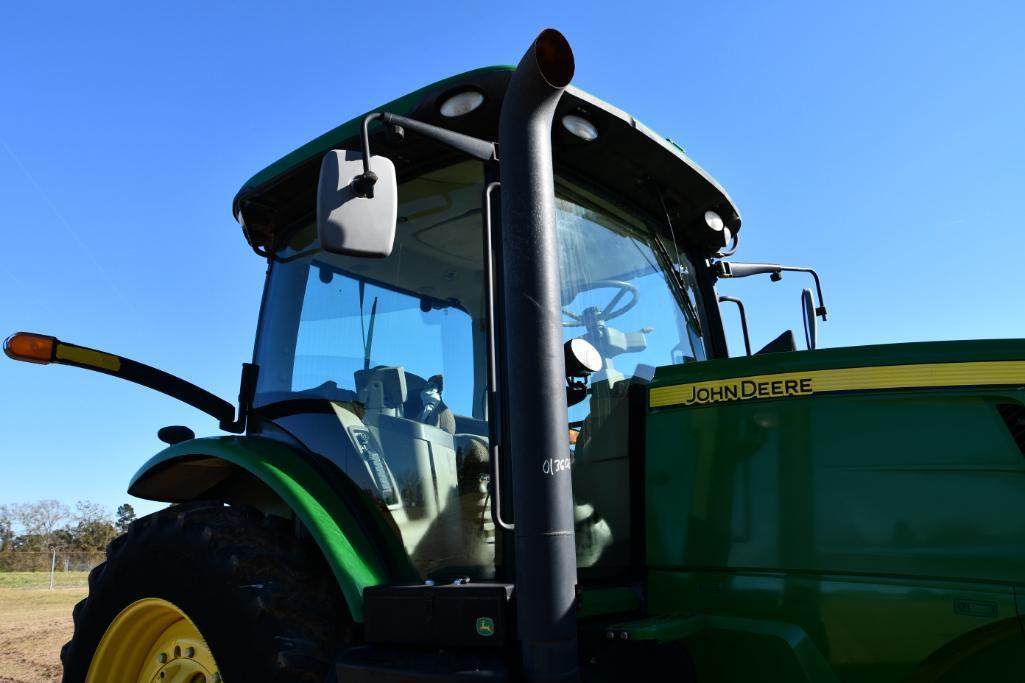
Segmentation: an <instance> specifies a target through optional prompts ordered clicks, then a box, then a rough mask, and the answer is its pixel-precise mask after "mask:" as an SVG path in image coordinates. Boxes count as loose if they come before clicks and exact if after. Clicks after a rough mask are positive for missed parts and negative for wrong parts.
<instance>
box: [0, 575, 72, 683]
mask: <svg viewBox="0 0 1025 683" xmlns="http://www.w3.org/2000/svg"><path fill="white" fill-rule="evenodd" d="M62 578H63V580H62V581H57V582H56V583H57V585H58V586H59V587H58V588H55V589H54V590H48V588H47V587H46V586H48V585H49V576H48V575H46V574H38V575H35V576H33V575H28V576H26V575H20V576H19V575H12V574H0V683H43V682H44V681H45V682H49V681H59V680H60V678H61V665H60V649H61V646H62V645H63V644H64V643H65V642H67V641H68V639H70V638H71V630H72V626H71V609H72V607H74V605H75V603H76V602H78V601H79V600H81V599H82V598H83V597H85V594H86V587H85V574H84V573H83V574H82V576H81V577H69V576H65V577H62ZM69 585H70V586H69Z"/></svg>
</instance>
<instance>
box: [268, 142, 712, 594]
mask: <svg viewBox="0 0 1025 683" xmlns="http://www.w3.org/2000/svg"><path fill="white" fill-rule="evenodd" d="M409 144H410V145H414V144H415V142H414V141H410V142H409ZM484 186H485V169H484V164H483V163H481V162H478V161H456V162H454V163H451V164H447V165H443V166H441V167H440V168H436V169H431V170H424V171H423V172H421V173H420V174H419V175H416V176H414V177H410V178H408V179H406V180H404V181H403V182H401V183H400V184H399V185H398V219H397V225H396V232H395V239H394V245H393V248H392V250H391V254H390V255H389V256H387V257H385V258H364V257H359V256H345V255H339V254H331V253H328V252H326V251H325V250H324V249H322V248H320V246H319V244H318V236H317V226H316V223H315V221H313V220H309V219H308V221H307V222H305V223H304V222H302V221H299V222H298V223H297V224H296V225H295V227H294V228H293V229H291V230H290V231H289V232H288V233H286V234H284V235H282V237H281V238H280V241H279V242H278V243H277V244H276V245H275V247H274V249H273V250H272V251H271V252H270V253H269V260H270V265H271V267H270V271H269V274H268V278H267V286H266V293H265V297H264V305H263V312H262V315H261V323H260V327H259V330H260V332H259V336H258V339H257V343H256V352H255V363H256V364H257V365H258V366H259V368H260V375H259V381H258V382H257V385H256V392H255V395H254V401H253V407H254V411H253V414H254V416H256V418H257V419H254V420H252V423H251V424H252V427H251V428H252V429H253V430H254V431H255V432H258V433H267V434H272V435H273V434H275V433H277V430H282V431H284V432H287V433H288V434H289V435H291V436H292V437H294V438H296V439H297V440H299V441H300V442H302V443H303V444H304V445H306V446H307V447H309V448H311V449H313V450H315V451H316V452H318V453H321V454H323V455H325V456H327V457H330V458H331V459H332V460H333V461H334V462H335V463H336V464H337V465H338V466H339V467H341V468H342V469H343V470H344V471H345V472H346V473H347V474H348V475H349V477H350V478H352V480H353V481H354V482H356V483H357V484H358V485H359V486H360V488H361V489H362V490H363V491H364V492H365V493H366V494H367V495H368V496H370V497H372V498H373V499H374V500H375V501H376V502H377V504H378V505H379V506H380V509H381V510H382V511H383V512H385V513H386V514H387V515H388V516H389V517H390V518H391V519H392V521H393V523H394V525H395V527H396V529H397V530H398V531H399V533H400V534H401V536H402V542H403V544H404V546H405V548H406V550H407V552H408V553H409V555H410V557H411V558H412V560H413V563H414V564H415V566H416V567H417V569H418V570H419V572H420V573H421V575H422V577H423V578H424V579H429V580H435V581H441V580H446V579H453V578H458V577H461V576H467V577H471V578H473V579H475V580H479V579H483V578H494V577H495V573H496V531H495V523H494V521H493V520H492V511H491V505H492V496H491V494H490V493H489V484H490V480H491V474H490V464H489V460H490V450H491V449H490V447H489V446H490V425H489V405H488V351H487V340H486V334H485V332H486V329H487V326H488V324H489V323H488V320H487V310H488V307H487V305H486V291H485V290H486V283H485V277H484V274H485V267H484V258H485V254H484V246H483V245H484V239H483V234H484V230H485V226H484V223H483V220H482V218H483V216H484V211H483V204H482V202H483V201H484ZM555 191H556V219H557V226H558V249H559V253H558V263H559V275H560V282H561V294H560V298H561V302H562V307H561V320H560V324H561V332H562V335H563V340H564V341H565V342H569V341H570V340H573V339H583V340H586V341H587V342H589V343H590V344H591V345H592V346H593V347H594V349H596V350H597V351H598V354H599V355H600V366H599V367H597V369H596V370H594V371H593V372H590V373H588V376H587V377H586V380H585V381H586V394H585V393H581V394H580V396H579V403H577V404H576V405H574V406H572V407H571V408H570V413H569V420H568V422H567V423H566V424H565V426H564V431H565V447H566V454H567V455H570V454H572V456H571V457H572V458H573V460H574V461H575V462H574V463H573V472H574V476H575V477H576V479H577V481H575V482H574V484H575V486H574V492H575V496H576V500H575V510H576V516H577V526H578V529H579V532H578V537H577V557H578V565H579V566H581V567H582V568H593V569H594V570H595V571H596V572H599V573H600V572H602V571H604V572H605V573H606V574H609V573H611V574H615V573H617V572H620V573H623V572H625V571H626V570H627V568H628V567H629V562H630V544H631V523H630V491H629V486H628V483H629V479H630V476H629V475H630V470H629V462H628V461H629V456H630V452H629V451H630V448H629V438H628V426H627V425H628V394H629V388H630V387H631V386H633V385H637V384H640V385H643V384H644V383H646V382H647V381H648V380H650V379H651V378H652V376H653V373H654V368H655V367H656V366H659V365H668V364H672V363H685V362H693V361H695V360H699V359H704V358H705V357H706V356H707V354H708V349H707V342H706V333H705V330H707V329H708V322H707V319H706V317H705V314H704V312H703V311H704V305H703V302H702V301H701V297H700V295H699V286H698V283H697V279H696V276H695V267H694V265H693V262H692V261H691V259H690V258H689V257H688V255H687V251H686V249H685V248H684V247H683V246H681V245H677V244H674V243H672V242H671V241H670V242H669V244H668V245H667V244H666V241H665V240H667V239H669V240H671V237H664V236H663V233H667V232H668V230H667V228H666V226H665V225H660V224H659V222H658V221H657V220H656V219H650V218H648V217H646V216H645V215H644V214H643V213H641V212H640V211H637V210H636V209H631V208H630V207H629V205H628V204H627V203H626V202H624V201H622V200H621V199H620V198H617V197H616V196H615V195H613V194H611V193H609V192H605V191H602V190H601V189H599V188H597V187H595V186H594V185H593V184H592V185H589V184H588V183H587V180H586V179H584V178H579V179H577V178H571V177H569V176H566V177H563V176H561V175H560V176H557V177H556V185H555ZM662 223H663V224H664V219H663V221H662ZM517 372H521V373H523V374H524V375H525V376H526V377H527V378H528V381H529V376H530V374H531V372H532V368H529V367H527V368H520V369H517ZM500 557H501V555H500V554H499V558H500Z"/></svg>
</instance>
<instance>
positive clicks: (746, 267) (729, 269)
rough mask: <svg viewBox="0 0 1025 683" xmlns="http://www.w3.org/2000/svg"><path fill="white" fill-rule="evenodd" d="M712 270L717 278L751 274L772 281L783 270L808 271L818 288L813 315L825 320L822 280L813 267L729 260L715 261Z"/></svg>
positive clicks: (778, 279)
mask: <svg viewBox="0 0 1025 683" xmlns="http://www.w3.org/2000/svg"><path fill="white" fill-rule="evenodd" d="M712 268H713V272H714V273H715V276H716V277H718V278H723V279H727V278H735V277H749V276H751V275H766V274H767V275H768V276H769V278H770V279H771V280H772V281H773V282H779V281H780V280H781V279H783V272H784V271H786V272H792V273H810V274H811V276H812V277H813V278H814V279H815V289H816V290H818V295H819V305H818V307H817V308H816V309H815V315H817V316H819V317H820V318H822V320H823V321H825V320H826V300H825V299H824V298H823V297H822V281H821V280H819V274H818V273H817V272H815V270H814V269H813V268H804V267H801V266H781V265H779V264H778V263H731V262H729V261H716V262H715V263H714V264H713V266H712Z"/></svg>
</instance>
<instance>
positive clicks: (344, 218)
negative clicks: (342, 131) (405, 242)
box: [317, 149, 399, 258]
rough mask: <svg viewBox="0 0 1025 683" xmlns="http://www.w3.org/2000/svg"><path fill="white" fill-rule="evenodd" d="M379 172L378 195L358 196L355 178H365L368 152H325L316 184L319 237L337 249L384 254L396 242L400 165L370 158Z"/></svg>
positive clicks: (346, 252) (365, 254) (375, 255)
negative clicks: (396, 165) (365, 158)
mask: <svg viewBox="0 0 1025 683" xmlns="http://www.w3.org/2000/svg"><path fill="white" fill-rule="evenodd" d="M370 169H371V170H372V171H373V173H374V174H375V175H376V176H377V180H376V182H374V184H373V192H372V193H371V194H372V195H373V196H370V197H364V196H359V193H358V191H357V189H356V187H355V184H354V181H355V180H357V178H362V177H363V155H362V154H361V153H360V152H358V151H352V150H345V149H333V150H330V151H329V152H328V153H327V154H325V155H324V160H323V161H322V162H321V164H320V180H319V182H318V184H317V236H318V237H319V238H320V246H321V247H322V248H323V249H324V250H325V251H328V252H330V253H332V254H343V255H345V256H363V257H371V258H384V257H385V256H388V255H389V254H391V250H392V246H393V245H394V243H395V221H396V219H397V218H398V209H399V207H398V195H399V192H398V183H397V181H396V179H395V165H394V164H393V163H392V161H391V159H388V158H387V157H382V156H372V157H370Z"/></svg>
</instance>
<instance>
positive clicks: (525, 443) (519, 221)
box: [498, 29, 579, 683]
mask: <svg viewBox="0 0 1025 683" xmlns="http://www.w3.org/2000/svg"><path fill="white" fill-rule="evenodd" d="M573 68H574V65H573V51H572V50H571V49H570V47H569V43H568V42H567V41H566V38H565V37H563V35H562V34H561V33H559V32H558V31H555V30H553V29H546V30H544V31H542V32H541V34H540V35H539V36H538V37H537V39H536V40H535V41H534V43H533V45H531V46H530V49H529V50H527V54H525V55H524V56H523V59H522V60H520V63H519V66H517V67H516V71H515V73H514V74H513V76H512V79H511V80H510V81H509V87H508V89H507V90H506V93H505V99H504V101H503V102H502V112H501V117H500V119H499V124H498V144H499V158H500V162H499V163H500V174H501V182H502V195H501V203H502V223H501V230H502V262H503V273H502V281H503V283H502V284H503V289H504V297H503V306H502V313H503V328H504V330H505V343H504V344H503V346H504V352H503V356H504V361H505V367H506V368H507V369H508V368H515V371H514V372H508V371H507V372H505V373H504V378H503V379H504V383H505V387H506V397H507V401H508V402H507V403H506V405H505V408H506V410H505V411H503V413H504V414H506V416H507V417H506V419H507V423H506V429H503V432H504V433H505V435H506V436H505V438H506V439H507V441H506V448H505V449H504V452H503V455H504V456H505V457H507V458H508V459H509V465H510V466H511V470H512V472H511V474H512V476H511V479H512V482H511V483H512V491H511V493H512V501H513V514H514V517H515V526H516V528H515V539H516V540H515V561H516V609H517V619H518V624H519V638H520V642H521V646H522V656H523V673H524V676H525V679H526V680H527V681H536V682H539V681H545V682H546V683H547V682H552V681H560V682H561V681H576V680H577V679H578V678H579V672H578V664H577V642H576V613H575V599H576V580H577V569H576V543H575V539H574V533H573V488H572V481H571V477H570V471H569V466H568V465H569V439H568V435H567V422H568V417H567V412H566V383H565V378H566V371H565V360H564V356H563V345H562V313H561V311H562V302H561V298H562V297H561V294H560V287H559V260H558V251H557V248H558V245H557V243H556V232H555V229H556V228H555V174H554V171H553V170H552V118H553V117H554V115H555V106H556V104H558V102H559V98H560V97H562V93H563V90H564V89H565V88H566V86H567V85H569V82H570V80H571V79H572V78H573Z"/></svg>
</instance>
